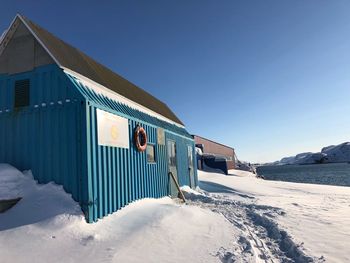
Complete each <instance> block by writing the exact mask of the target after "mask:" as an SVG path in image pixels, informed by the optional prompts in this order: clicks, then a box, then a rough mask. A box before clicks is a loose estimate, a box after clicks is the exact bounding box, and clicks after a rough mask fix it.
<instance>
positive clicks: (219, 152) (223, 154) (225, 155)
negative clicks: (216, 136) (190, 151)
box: [192, 135, 236, 174]
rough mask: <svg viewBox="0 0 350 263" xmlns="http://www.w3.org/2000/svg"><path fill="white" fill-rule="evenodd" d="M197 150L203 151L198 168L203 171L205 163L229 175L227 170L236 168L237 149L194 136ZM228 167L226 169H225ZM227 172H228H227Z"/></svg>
mask: <svg viewBox="0 0 350 263" xmlns="http://www.w3.org/2000/svg"><path fill="white" fill-rule="evenodd" d="M192 136H193V138H194V141H195V144H196V147H197V148H200V149H201V150H202V153H203V155H202V158H199V160H200V162H199V163H198V168H200V169H203V167H202V166H203V163H204V164H206V165H207V166H209V167H212V168H219V169H221V170H223V171H224V172H225V173H226V174H227V170H230V169H234V168H235V165H236V164H235V149H234V148H232V147H229V146H227V145H224V144H221V143H218V142H214V141H212V140H209V139H206V138H203V137H201V136H198V135H192ZM224 166H226V168H224ZM225 170H226V171H225Z"/></svg>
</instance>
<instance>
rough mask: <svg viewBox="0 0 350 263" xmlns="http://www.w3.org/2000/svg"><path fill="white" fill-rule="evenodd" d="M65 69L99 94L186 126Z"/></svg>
mask: <svg viewBox="0 0 350 263" xmlns="http://www.w3.org/2000/svg"><path fill="white" fill-rule="evenodd" d="M61 68H62V69H63V71H64V72H65V73H67V74H69V75H71V76H73V77H75V78H76V79H77V80H78V81H79V82H80V83H81V84H83V85H85V86H87V87H89V88H90V89H92V90H93V91H95V92H96V93H98V94H102V95H105V96H106V97H108V98H111V99H113V100H115V101H118V102H121V103H123V104H126V105H128V106H129V107H131V108H133V109H136V110H139V111H141V112H143V113H146V114H148V115H151V116H153V117H156V118H158V119H160V120H163V121H166V122H168V123H171V124H175V125H176V126H179V127H181V128H185V126H183V125H181V124H179V123H177V122H175V121H173V120H170V119H168V118H167V117H164V116H163V115H161V114H159V113H157V112H155V111H152V110H150V109H149V108H147V107H145V106H143V105H141V104H138V103H136V102H135V101H132V100H130V99H128V98H126V97H124V96H122V95H120V94H119V93H117V92H114V91H113V90H110V89H108V88H106V87H105V86H103V85H101V84H99V83H97V82H95V81H93V80H91V79H89V78H87V77H85V76H83V75H81V74H79V73H77V72H75V71H73V70H71V69H69V68H65V67H61Z"/></svg>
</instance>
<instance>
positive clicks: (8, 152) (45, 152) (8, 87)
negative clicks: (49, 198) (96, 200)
mask: <svg viewBox="0 0 350 263" xmlns="http://www.w3.org/2000/svg"><path fill="white" fill-rule="evenodd" d="M22 79H30V98H31V99H30V105H29V106H28V107H23V108H20V109H14V83H15V81H16V80H22ZM79 97H80V98H81V99H83V97H81V96H80V95H79V93H78V92H76V91H75V90H72V89H71V87H70V83H69V82H68V81H67V78H65V76H64V75H62V71H61V70H59V69H58V67H57V66H54V65H49V66H44V67H40V68H37V69H36V70H34V71H32V72H29V73H22V74H16V75H11V76H8V75H2V76H0V124H1V125H0V162H4V163H9V164H11V165H13V166H15V167H17V168H18V169H20V170H27V169H30V170H32V172H33V175H34V176H35V179H37V180H38V181H39V182H40V183H47V182H50V181H54V182H56V183H58V184H61V185H63V186H64V189H65V190H66V191H67V192H69V193H72V195H73V198H74V199H75V200H79V199H80V197H79V195H80V187H79V176H78V175H80V174H81V169H80V168H81V167H80V165H79V164H81V160H82V158H81V157H82V156H81V152H80V146H79V144H80V140H81V125H80V121H81V113H82V111H81V108H82V104H81V99H79Z"/></svg>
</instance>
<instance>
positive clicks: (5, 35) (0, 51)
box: [0, 15, 18, 56]
mask: <svg viewBox="0 0 350 263" xmlns="http://www.w3.org/2000/svg"><path fill="white" fill-rule="evenodd" d="M16 19H17V15H16V16H15V18H14V19H13V20H12V22H11V24H10V26H9V27H8V28H7V29H6V32H5V34H4V35H2V38H1V39H0V56H1V54H2V52H4V50H5V48H6V46H3V47H1V46H2V44H3V43H4V42H5V41H6V39H7V38H8V37H9V38H12V36H13V34H14V33H15V31H16V29H17V26H18V25H15V22H16ZM14 26H16V28H15V30H14V31H11V28H12V27H14ZM9 34H11V35H10V36H9Z"/></svg>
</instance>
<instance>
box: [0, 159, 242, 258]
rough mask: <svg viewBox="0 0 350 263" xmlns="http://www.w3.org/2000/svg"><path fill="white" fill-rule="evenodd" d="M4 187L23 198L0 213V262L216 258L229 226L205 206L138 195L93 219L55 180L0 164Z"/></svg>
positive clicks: (229, 239)
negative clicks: (89, 221) (89, 219)
mask: <svg viewBox="0 0 350 263" xmlns="http://www.w3.org/2000/svg"><path fill="white" fill-rule="evenodd" d="M0 185H1V187H2V188H1V192H2V193H5V192H6V193H9V192H10V191H12V190H10V189H14V190H15V192H16V194H15V195H14V196H17V195H18V194H19V195H20V196H22V197H23V199H22V200H21V201H19V203H18V204H17V205H16V206H14V207H12V208H11V209H10V210H8V211H6V212H5V213H3V214H0V251H1V253H0V262H2V263H7V262H8V263H12V262H16V263H19V262H45V263H46V262H83V261H84V262H106V261H107V262H140V261H141V262H218V260H219V254H218V253H219V251H220V250H221V249H222V248H223V247H231V246H232V244H233V243H234V241H235V237H236V234H235V229H233V228H232V227H231V224H230V223H229V222H227V220H226V219H225V218H224V217H223V216H222V215H219V214H217V213H214V212H212V211H210V210H208V209H204V208H200V207H194V206H187V205H182V204H178V203H177V202H174V201H173V200H172V199H170V198H167V197H166V198H162V199H157V200H156V199H143V200H141V201H137V202H134V203H132V204H131V205H128V206H127V207H125V208H123V209H122V210H121V211H119V212H117V213H114V214H112V215H110V216H108V217H106V218H104V219H102V220H100V221H99V222H98V223H95V224H87V223H86V222H85V219H84V216H83V214H82V212H81V210H80V207H79V205H78V204H77V203H76V202H74V201H73V199H72V198H71V196H70V195H69V194H67V193H65V192H64V190H63V188H62V187H61V186H58V185H55V184H53V183H49V184H45V185H38V184H37V183H36V182H35V181H34V180H33V178H32V176H31V175H30V173H24V174H23V173H21V172H19V171H18V170H16V169H15V168H13V167H11V166H9V165H0Z"/></svg>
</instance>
